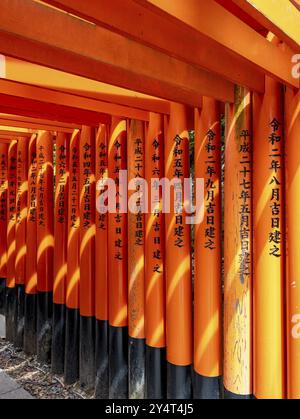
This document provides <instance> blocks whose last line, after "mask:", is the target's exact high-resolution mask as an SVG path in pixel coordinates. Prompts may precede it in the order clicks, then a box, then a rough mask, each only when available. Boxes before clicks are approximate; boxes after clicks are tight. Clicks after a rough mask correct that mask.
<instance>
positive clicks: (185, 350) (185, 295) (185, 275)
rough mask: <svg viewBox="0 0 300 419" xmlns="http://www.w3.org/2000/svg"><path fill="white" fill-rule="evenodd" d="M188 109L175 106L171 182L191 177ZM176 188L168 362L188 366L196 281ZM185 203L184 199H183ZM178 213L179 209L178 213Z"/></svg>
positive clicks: (169, 236)
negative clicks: (192, 272)
mask: <svg viewBox="0 0 300 419" xmlns="http://www.w3.org/2000/svg"><path fill="white" fill-rule="evenodd" d="M186 112H187V110H186V108H185V107H184V106H183V105H178V104H175V103H172V104H171V114H170V120H169V126H168V135H167V140H166V143H165V144H166V149H165V150H166V152H165V175H166V177H167V178H168V179H170V180H171V179H173V178H174V177H176V178H177V179H181V180H183V177H185V178H189V134H188V130H187V114H186ZM173 190H174V188H171V200H170V202H171V212H170V213H169V214H166V215H165V220H166V319H167V320H166V326H167V360H168V362H170V363H171V364H174V365H179V366H187V365H190V364H191V363H192V352H193V348H192V346H193V345H192V281H191V248H190V246H191V237H190V226H189V225H187V224H186V214H185V211H184V210H183V212H182V214H179V213H175V210H174V195H173ZM180 201H181V202H182V203H183V199H182V200H180ZM176 211H178V210H176Z"/></svg>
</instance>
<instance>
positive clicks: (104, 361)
mask: <svg viewBox="0 0 300 419" xmlns="http://www.w3.org/2000/svg"><path fill="white" fill-rule="evenodd" d="M108 138H109V127H108V126H107V125H103V124H101V125H100V127H99V130H98V133H97V138H96V251H95V254H96V256H95V257H96V260H95V264H96V265H95V304H96V311H95V313H96V358H95V362H96V391H95V398H97V399H108V396H109V391H108V386H109V384H108V269H107V229H108V225H107V218H108V215H107V213H103V212H101V211H98V209H100V207H101V195H102V194H101V192H102V191H103V185H104V182H105V180H106V179H107V176H108V168H107V164H108V162H107V155H108V154H107V153H108ZM98 201H99V202H98ZM99 206H100V207H99Z"/></svg>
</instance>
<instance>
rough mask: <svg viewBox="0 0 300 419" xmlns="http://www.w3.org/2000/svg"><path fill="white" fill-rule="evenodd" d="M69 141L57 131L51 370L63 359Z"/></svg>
mask: <svg viewBox="0 0 300 419" xmlns="http://www.w3.org/2000/svg"><path fill="white" fill-rule="evenodd" d="M69 143H70V135H69V134H65V133H58V134H57V137H56V155H55V166H56V167H55V203H54V260H53V263H54V283H53V337H52V353H51V355H52V356H51V367H52V372H53V373H55V374H63V373H64V359H65V323H66V305H65V304H66V277H67V248H68V184H69V166H68V159H69Z"/></svg>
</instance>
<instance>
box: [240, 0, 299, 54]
mask: <svg viewBox="0 0 300 419" xmlns="http://www.w3.org/2000/svg"><path fill="white" fill-rule="evenodd" d="M232 1H233V2H234V3H235V4H237V5H238V6H239V7H240V8H241V9H242V10H244V11H245V12H246V13H248V14H249V16H251V17H252V18H254V19H255V20H257V21H258V22H259V23H260V24H262V25H263V26H265V27H266V28H267V29H268V30H269V31H270V32H272V33H274V34H275V35H276V36H278V38H279V39H281V40H282V41H284V42H286V43H287V44H288V45H289V46H290V47H291V48H293V49H294V50H295V51H297V52H298V51H300V13H299V11H298V10H297V9H296V8H295V6H294V4H293V3H292V2H291V1H290V0H280V1H278V0H268V1H265V0H232Z"/></svg>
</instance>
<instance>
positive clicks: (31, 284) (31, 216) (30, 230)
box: [25, 135, 37, 294]
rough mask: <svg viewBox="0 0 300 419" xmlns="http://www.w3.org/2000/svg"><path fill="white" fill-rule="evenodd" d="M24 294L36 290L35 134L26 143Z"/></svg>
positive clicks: (32, 292) (34, 292)
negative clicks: (26, 208)
mask: <svg viewBox="0 0 300 419" xmlns="http://www.w3.org/2000/svg"><path fill="white" fill-rule="evenodd" d="M26 247H27V253H26V254H27V255H26V278H25V292H26V294H36V292H37V153H36V135H33V136H32V137H31V138H30V140H29V145H28V212H27V234H26Z"/></svg>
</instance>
